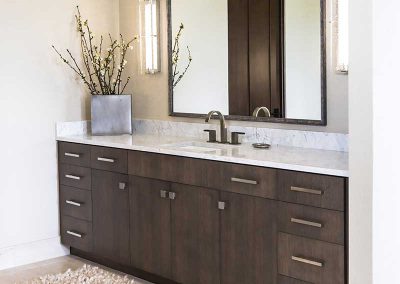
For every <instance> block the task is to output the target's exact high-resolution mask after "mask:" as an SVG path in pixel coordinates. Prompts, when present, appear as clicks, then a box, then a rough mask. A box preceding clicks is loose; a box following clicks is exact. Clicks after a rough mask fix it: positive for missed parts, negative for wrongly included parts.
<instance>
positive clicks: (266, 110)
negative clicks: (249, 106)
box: [253, 107, 271, 117]
mask: <svg viewBox="0 0 400 284" xmlns="http://www.w3.org/2000/svg"><path fill="white" fill-rule="evenodd" d="M260 111H263V112H264V113H265V116H266V117H271V112H270V111H269V109H268V108H267V107H256V109H255V110H254V112H253V116H254V117H258V115H259V114H260Z"/></svg>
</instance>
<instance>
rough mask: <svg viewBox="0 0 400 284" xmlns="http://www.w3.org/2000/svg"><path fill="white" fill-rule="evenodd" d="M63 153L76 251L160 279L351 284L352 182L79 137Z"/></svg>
mask: <svg viewBox="0 0 400 284" xmlns="http://www.w3.org/2000/svg"><path fill="white" fill-rule="evenodd" d="M65 153H67V154H68V155H65ZM59 154H60V155H64V156H63V157H62V158H60V163H59V175H60V177H59V182H60V219H61V226H60V228H61V240H62V243H63V244H65V245H69V246H71V252H72V253H73V254H76V255H78V256H81V257H85V258H88V259H91V260H93V261H96V262H99V263H100V264H103V265H107V266H110V267H112V268H114V269H117V270H121V271H124V272H127V273H131V274H134V275H136V276H138V277H140V278H144V279H147V280H149V281H151V282H154V283H181V284H203V283H207V284H232V283H241V284H289V283H290V284H292V283H293V284H303V283H304V284H305V283H314V284H327V283H347V278H346V273H347V272H346V271H347V269H346V264H347V261H346V259H345V257H346V250H347V242H346V240H347V236H346V230H345V227H346V220H347V211H346V210H347V209H346V195H347V194H346V190H347V188H346V186H347V180H346V179H345V178H341V177H332V176H324V175H318V174H310V173H300V172H292V171H287V170H278V169H269V168H263V167H257V166H248V165H238V164H232V163H224V162H216V161H208V160H201V159H193V158H187V157H178V156H172V155H161V154H154V153H147V152H139V151H128V150H120V149H112V148H107V147H94V146H88V145H79V144H73V143H60V144H59ZM98 158H100V160H99V159H98ZM89 161H90V164H89Z"/></svg>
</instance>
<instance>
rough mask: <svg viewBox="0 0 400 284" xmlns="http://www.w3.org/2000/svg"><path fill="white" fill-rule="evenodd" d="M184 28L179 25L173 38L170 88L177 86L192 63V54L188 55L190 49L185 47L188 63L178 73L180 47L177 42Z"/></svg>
mask: <svg viewBox="0 0 400 284" xmlns="http://www.w3.org/2000/svg"><path fill="white" fill-rule="evenodd" d="M183 29H184V26H183V24H181V25H180V26H179V31H178V33H177V34H176V37H175V43H174V48H173V49H172V86H173V88H175V87H176V85H178V83H179V82H180V81H181V80H182V78H183V76H185V74H186V72H187V71H188V69H189V67H190V64H191V63H192V60H193V59H192V54H191V53H190V48H189V46H186V49H187V52H188V63H187V65H186V67H185V68H184V69H183V71H182V72H181V71H179V70H178V68H179V66H178V63H179V59H180V47H179V40H180V38H181V36H182V32H183Z"/></svg>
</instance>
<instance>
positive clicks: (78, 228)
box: [61, 216, 93, 252]
mask: <svg viewBox="0 0 400 284" xmlns="http://www.w3.org/2000/svg"><path fill="white" fill-rule="evenodd" d="M92 239H93V238H92V223H90V222H87V221H83V220H79V219H75V218H72V217H69V216H61V242H62V243H63V244H64V245H68V246H71V247H73V248H77V249H80V250H83V251H87V252H90V251H92Z"/></svg>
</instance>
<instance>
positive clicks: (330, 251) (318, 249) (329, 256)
mask: <svg viewBox="0 0 400 284" xmlns="http://www.w3.org/2000/svg"><path fill="white" fill-rule="evenodd" d="M278 272H279V274H282V275H285V276H288V277H293V278H296V279H299V280H303V281H307V282H311V283H315V284H341V283H345V270H344V247H343V246H340V245H335V244H330V243H325V242H321V241H316V240H311V239H306V238H302V237H296V236H292V235H289V234H285V233H279V237H278Z"/></svg>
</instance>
